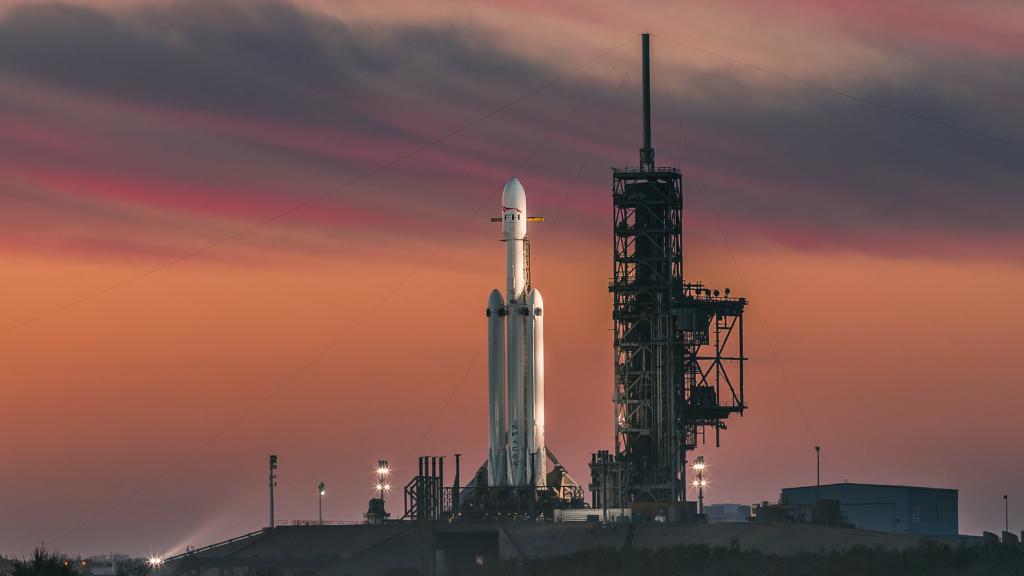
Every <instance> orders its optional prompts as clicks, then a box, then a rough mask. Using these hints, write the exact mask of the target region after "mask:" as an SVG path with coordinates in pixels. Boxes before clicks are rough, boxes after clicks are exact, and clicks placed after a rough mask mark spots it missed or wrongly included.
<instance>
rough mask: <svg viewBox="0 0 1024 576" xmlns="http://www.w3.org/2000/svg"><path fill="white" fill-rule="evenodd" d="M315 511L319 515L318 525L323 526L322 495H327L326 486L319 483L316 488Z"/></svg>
mask: <svg viewBox="0 0 1024 576" xmlns="http://www.w3.org/2000/svg"><path fill="white" fill-rule="evenodd" d="M317 494H318V496H317V510H318V511H319V513H320V525H321V526H323V525H324V494H327V486H326V485H325V484H324V483H323V482H321V483H320V486H318V487H317Z"/></svg>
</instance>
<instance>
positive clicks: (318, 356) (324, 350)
mask: <svg viewBox="0 0 1024 576" xmlns="http://www.w3.org/2000/svg"><path fill="white" fill-rule="evenodd" d="M627 44H628V42H623V43H620V44H618V45H617V46H615V47H614V48H613V49H612V50H609V51H605V52H603V53H602V54H600V55H599V56H598V57H595V58H593V59H591V60H589V61H587V62H586V64H584V65H582V66H581V67H579V68H577V69H575V72H574V73H573V74H564V75H562V76H561V77H560V78H559V81H560V80H561V79H565V78H568V77H571V76H573V75H575V74H576V73H579V72H581V71H582V70H583V69H585V68H586V67H587V66H589V65H590V64H592V63H593V62H595V61H597V60H599V59H600V58H603V57H604V56H607V55H608V54H610V53H612V52H613V51H614V50H615V49H621V48H624V47H625V46H626V45H627ZM619 62H621V59H620V60H619ZM554 83H555V82H554V81H549V82H547V83H546V84H544V85H542V86H541V87H538V88H535V89H533V90H531V91H529V92H527V93H526V94H525V95H522V96H520V97H518V98H516V99H515V100H514V101H513V103H514V102H519V101H522V100H525V99H526V98H528V97H529V96H532V95H534V94H536V93H538V92H540V91H541V90H542V89H543V88H546V87H548V86H551V85H553V84H554ZM595 89H596V85H595V86H592V87H591V89H590V90H589V91H588V92H587V93H586V94H585V95H584V97H583V99H582V100H581V102H580V103H578V104H577V106H575V107H574V108H573V109H572V112H571V113H575V111H576V110H578V109H579V107H580V105H582V102H583V101H585V100H586V99H587V98H589V97H590V94H592V93H593V92H594V90H595ZM511 105H512V104H511V103H510V104H506V105H503V106H502V107H499V108H498V109H497V110H505V109H507V108H509V107H510V106H511ZM496 113H497V112H492V113H491V115H492V116H493V115H494V114H496ZM483 119H484V117H481V118H478V119H476V120H474V121H472V122H470V123H469V124H466V125H463V126H462V127H460V128H459V129H457V130H455V131H452V132H449V133H448V134H446V135H445V136H443V137H440V138H438V139H435V140H434V141H433V144H437V143H440V142H441V141H443V140H444V139H446V138H449V137H451V136H452V135H454V134H456V133H458V132H459V131H461V130H464V129H466V128H468V127H469V126H471V125H473V124H476V123H479V122H480V121H482V120H483ZM564 123H565V122H564V121H563V122H561V123H559V124H557V125H556V126H555V127H554V128H553V129H552V130H558V129H560V128H561V126H563V125H564ZM548 141H550V134H549V137H548V138H545V139H544V140H542V141H541V143H540V144H539V145H538V146H537V147H536V148H534V150H532V151H531V152H530V154H528V155H527V157H526V159H525V160H524V161H523V162H521V163H520V169H522V168H525V166H526V165H527V164H528V162H529V161H530V160H532V158H533V157H535V156H536V154H537V153H538V152H539V150H540V149H541V148H543V147H544V146H545V145H546V144H547V142H548ZM425 149H426V148H420V149H418V150H416V151H414V152H410V153H407V154H405V155H403V156H402V157H400V159H397V160H394V161H392V165H393V164H397V163H398V162H400V161H401V159H405V158H408V157H410V156H412V155H413V154H415V153H416V152H420V151H423V150H425ZM381 169H383V168H381V167H378V168H377V169H375V170H376V171H380V170H381ZM368 177H369V175H364V176H363V177H360V179H365V178H368ZM360 179H357V180H356V181H359V180H360ZM354 182H355V181H353V182H350V183H349V184H347V185H351V184H352V183H354ZM340 189H341V187H339V188H337V189H335V191H337V190H340ZM326 196H327V195H324V196H322V197H321V198H325V197H326ZM492 201H493V198H492V197H491V196H490V195H488V196H485V197H484V198H483V199H482V201H481V202H480V203H479V204H478V205H477V206H476V207H475V208H474V210H473V211H472V212H471V213H470V214H469V215H468V216H467V217H466V218H465V219H464V220H463V221H462V222H461V224H460V225H459V226H457V227H456V228H455V230H454V231H453V232H452V233H451V234H449V235H448V236H447V237H446V238H445V239H444V240H443V241H442V242H441V243H439V244H438V245H437V246H436V247H435V248H434V250H433V251H432V252H431V253H430V254H429V255H428V256H427V257H426V258H425V259H422V260H419V264H418V265H417V266H416V267H415V268H414V269H413V270H411V271H410V272H409V274H407V275H406V276H405V277H404V278H403V279H402V280H401V281H400V282H399V283H398V284H396V285H395V286H394V287H392V289H391V290H389V291H388V292H387V293H386V294H384V295H383V296H382V297H381V298H380V299H378V300H377V301H376V302H375V303H373V304H372V305H370V306H369V307H367V308H366V309H365V311H364V313H363V314H362V315H361V316H360V317H359V318H358V319H356V321H355V322H353V323H352V324H350V325H349V326H348V328H347V329H345V330H344V331H343V332H342V333H341V334H340V335H338V336H337V337H336V338H334V339H332V340H331V341H330V342H328V343H327V344H326V345H325V346H322V347H321V348H319V349H318V350H317V352H316V353H315V354H314V355H313V356H312V357H311V358H310V359H309V360H307V361H306V362H305V363H303V364H302V365H300V366H299V367H298V368H297V369H296V370H295V371H293V372H292V373H291V375H289V376H288V377H287V378H285V379H284V380H282V381H281V383H280V384H279V385H278V386H277V387H276V388H274V389H273V390H272V391H271V392H270V393H269V394H267V395H266V396H264V397H263V398H261V399H260V400H258V401H257V402H256V403H255V404H254V405H252V406H251V407H250V408H249V409H248V410H246V411H245V412H244V413H242V415H241V416H239V417H238V418H236V419H234V420H233V421H231V422H229V423H228V424H227V425H225V426H224V427H222V428H221V429H220V430H219V431H218V432H216V433H215V434H214V435H213V436H211V437H210V438H209V439H208V441H207V446H211V445H213V444H214V443H216V442H217V441H218V440H220V439H221V438H222V437H224V436H225V435H226V434H227V433H228V432H230V431H231V430H232V429H234V428H235V427H236V426H238V425H239V424H241V423H242V422H243V421H245V420H246V419H247V418H248V417H249V416H251V415H252V414H254V413H255V412H257V411H258V410H259V409H260V408H262V407H263V406H264V405H266V403H267V402H269V401H270V400H272V399H273V398H275V397H277V396H278V395H279V394H280V393H282V392H283V391H284V390H286V389H287V388H289V387H290V386H292V385H293V384H294V383H295V382H296V381H298V380H299V378H300V377H301V376H303V375H304V374H305V373H306V372H307V371H308V370H309V369H310V368H312V367H313V366H315V365H316V364H318V363H320V361H322V360H323V359H324V358H325V357H326V356H327V354H328V353H330V351H331V350H333V349H334V348H335V347H337V345H338V344H340V343H341V342H342V341H344V340H345V339H346V338H347V337H348V336H349V335H350V334H351V333H352V332H353V331H354V330H355V329H356V328H358V327H359V326H361V325H362V324H363V322H365V321H366V320H367V319H368V318H369V317H370V316H371V315H372V314H373V313H374V312H375V311H376V310H377V308H379V307H380V306H381V305H383V304H384V303H385V302H387V301H388V300H390V299H391V298H392V297H394V296H395V295H396V294H397V293H399V292H400V291H401V290H402V288H404V287H405V286H406V285H407V284H408V283H409V281H411V280H412V278H413V277H414V276H416V275H417V274H418V273H419V272H420V271H421V270H422V269H423V268H425V267H426V266H427V264H428V263H430V262H431V261H432V260H433V259H434V258H435V257H436V256H437V254H439V253H440V251H441V250H442V249H443V248H444V247H445V246H447V245H448V244H449V243H450V242H451V241H452V240H453V239H454V238H455V237H456V236H457V235H458V234H459V233H461V232H462V230H463V229H464V228H465V227H466V225H467V224H468V223H469V222H470V221H472V219H473V218H474V217H475V216H476V215H477V213H479V212H480V210H481V209H482V208H483V207H484V206H485V205H486V204H487V203H489V202H492ZM311 203H312V202H305V203H303V204H302V205H296V206H295V207H293V208H292V209H291V211H292V212H294V211H295V210H298V209H299V208H301V207H303V206H307V205H309V204H311ZM283 215H284V214H283V213H282V214H279V215H277V216H276V217H274V218H271V219H267V220H265V221H263V222H264V223H265V222H268V221H271V220H272V219H276V218H280V217H282V216H283ZM259 225H260V224H254V225H253V226H251V227H250V228H249V230H251V229H255V228H256V227H258V226H259ZM245 232H246V231H245V230H243V231H242V232H239V233H237V234H235V235H234V236H233V237H238V236H241V235H242V234H244V233H245ZM225 242H226V240H225ZM221 243H223V242H221ZM213 246H214V245H209V246H207V247H205V249H210V248H212V247H213ZM201 250H202V249H201ZM197 253H200V251H196V252H193V253H192V254H193V255H195V254H197ZM183 259H184V258H182V259H179V260H177V261H175V263H176V262H179V261H181V260H183ZM169 266H170V265H167V266H165V267H169ZM155 271H157V269H153V270H151V271H150V272H149V273H152V272H155ZM140 277H144V275H143V276H140ZM125 283H128V282H127V281H126V282H122V283H121V285H123V284H125ZM111 289H113V288H108V289H106V291H108V292H109V291H110V290H111ZM83 301H84V300H83ZM5 331H6V330H5ZM0 333H3V331H0ZM482 349H483V348H482V347H481V348H480V350H478V352H477V354H476V356H475V357H474V358H473V360H472V361H471V362H470V364H469V367H468V368H467V369H466V373H465V374H464V376H463V378H462V380H461V381H460V384H459V385H457V386H456V388H455V389H454V390H453V391H452V393H451V395H450V396H449V398H448V400H447V401H446V402H445V404H444V406H442V408H441V411H440V412H439V413H438V415H437V417H435V422H436V421H437V420H438V419H440V416H441V413H443V411H444V409H445V408H446V407H447V405H448V403H449V402H450V401H451V400H452V399H453V398H454V397H455V394H456V393H457V392H458V391H459V389H461V387H462V384H463V383H464V382H465V380H466V379H467V378H468V375H469V373H470V370H471V369H472V367H473V365H474V364H475V363H476V361H477V359H478V357H479V355H480V351H482ZM433 425H434V424H433V423H432V424H431V425H430V427H429V428H432V427H433ZM429 428H428V430H429ZM194 456H195V455H194V453H193V458H194ZM180 464H181V459H179V460H178V461H176V462H175V463H174V464H172V465H171V466H168V467H167V468H166V470H164V471H163V472H161V473H160V474H159V476H165V475H167V474H169V473H170V472H171V471H173V470H174V469H176V468H179V467H180ZM149 484H151V483H150V482H139V483H138V484H137V486H138V487H137V488H136V489H135V490H133V491H131V492H129V493H127V494H125V495H124V496H123V497H121V498H119V499H117V500H116V501H114V502H113V503H111V504H110V505H108V506H105V507H103V508H101V509H99V510H97V511H95V512H93V513H92V514H91V515H90V517H89V518H87V519H86V520H84V521H83V522H82V523H81V524H79V525H78V526H77V528H78V529H81V528H82V527H84V526H86V525H88V524H89V523H90V522H92V521H93V520H95V518H96V517H97V516H98V515H99V514H102V513H103V512H105V511H109V510H113V509H116V508H117V507H119V506H121V505H122V504H124V503H125V502H128V501H130V500H131V499H133V498H135V497H136V496H138V495H139V494H140V493H142V492H143V491H144V489H145V488H146V486H147V485H149Z"/></svg>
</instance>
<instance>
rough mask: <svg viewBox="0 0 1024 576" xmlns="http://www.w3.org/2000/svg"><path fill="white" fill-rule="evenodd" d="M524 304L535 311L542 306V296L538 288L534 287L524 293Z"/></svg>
mask: <svg viewBox="0 0 1024 576" xmlns="http://www.w3.org/2000/svg"><path fill="white" fill-rule="evenodd" d="M526 306H527V307H529V308H532V309H534V312H535V313H537V310H541V309H543V308H544V298H543V297H542V296H541V295H540V290H537V289H536V288H534V289H533V290H530V293H529V294H527V295H526ZM538 315H539V313H538Z"/></svg>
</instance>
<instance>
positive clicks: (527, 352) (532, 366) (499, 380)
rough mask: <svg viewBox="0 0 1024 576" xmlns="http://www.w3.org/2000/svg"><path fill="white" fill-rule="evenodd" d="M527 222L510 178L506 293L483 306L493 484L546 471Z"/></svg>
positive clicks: (538, 308)
mask: <svg viewBox="0 0 1024 576" xmlns="http://www.w3.org/2000/svg"><path fill="white" fill-rule="evenodd" d="M526 223H527V215H526V191H525V190H524V189H523V185H522V184H521V183H520V182H519V180H518V179H517V178H514V177H513V178H510V179H509V181H508V182H507V183H506V184H505V188H504V190H502V193H501V229H502V235H503V241H504V242H505V254H506V256H505V274H506V285H505V288H506V294H505V298H504V302H502V298H501V294H500V293H498V291H497V290H495V291H493V292H491V297H490V299H489V301H488V308H487V310H488V329H487V338H488V378H489V386H488V392H489V393H488V401H489V403H490V410H489V411H488V412H489V421H488V423H489V426H490V434H489V440H490V450H489V452H488V462H487V471H488V477H489V479H490V483H491V485H492V486H505V485H511V486H516V487H528V486H530V485H531V484H532V485H535V486H543V485H544V484H545V478H546V472H547V468H546V462H547V454H546V449H545V446H544V323H543V319H542V318H541V314H542V313H543V299H542V298H541V296H540V292H538V291H537V290H530V291H529V292H527V290H526V266H527V262H526V257H527V256H526V252H525V241H526ZM502 304H504V305H502ZM502 312H504V314H503V313H502ZM502 324H504V327H505V333H506V335H507V337H506V338H505V339H504V341H502V334H501V332H502V331H501V326H502ZM502 348H504V350H502ZM502 353H504V354H502ZM503 372H504V373H503ZM502 390H504V392H505V394H504V396H503V395H502V394H501V391H502ZM506 422H507V429H506ZM503 455H504V457H503Z"/></svg>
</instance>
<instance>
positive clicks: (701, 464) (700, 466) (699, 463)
mask: <svg viewBox="0 0 1024 576" xmlns="http://www.w3.org/2000/svg"><path fill="white" fill-rule="evenodd" d="M704 468H705V465H704V462H702V461H700V460H698V461H697V462H696V463H695V464H694V465H693V469H694V470H696V471H697V472H700V471H701V470H704Z"/></svg>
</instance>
